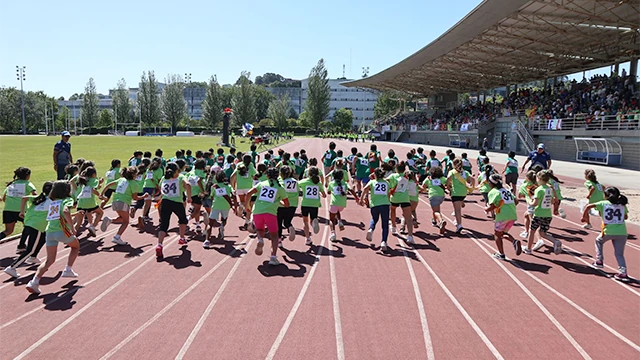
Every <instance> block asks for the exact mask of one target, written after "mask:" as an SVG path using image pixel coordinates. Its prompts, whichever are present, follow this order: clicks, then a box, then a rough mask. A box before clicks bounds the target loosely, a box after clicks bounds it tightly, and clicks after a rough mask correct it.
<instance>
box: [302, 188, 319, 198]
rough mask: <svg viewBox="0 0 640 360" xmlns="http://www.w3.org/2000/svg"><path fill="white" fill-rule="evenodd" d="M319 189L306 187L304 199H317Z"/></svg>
mask: <svg viewBox="0 0 640 360" xmlns="http://www.w3.org/2000/svg"><path fill="white" fill-rule="evenodd" d="M319 193H320V188H318V187H317V186H307V190H306V191H305V193H304V197H305V198H307V199H319V196H318V195H319Z"/></svg>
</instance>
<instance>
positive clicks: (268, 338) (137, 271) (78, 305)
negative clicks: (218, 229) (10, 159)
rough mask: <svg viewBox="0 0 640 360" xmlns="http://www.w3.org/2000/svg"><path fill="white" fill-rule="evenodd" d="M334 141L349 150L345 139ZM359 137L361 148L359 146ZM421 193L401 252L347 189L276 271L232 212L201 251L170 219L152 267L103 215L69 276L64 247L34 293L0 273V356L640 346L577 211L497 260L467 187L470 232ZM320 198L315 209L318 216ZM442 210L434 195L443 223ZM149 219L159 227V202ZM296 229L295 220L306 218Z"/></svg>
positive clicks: (632, 266) (143, 235) (8, 252)
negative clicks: (339, 225) (525, 250)
mask: <svg viewBox="0 0 640 360" xmlns="http://www.w3.org/2000/svg"><path fill="white" fill-rule="evenodd" d="M328 142H329V140H321V139H304V140H297V141H294V142H292V143H289V144H286V145H283V146H282V148H283V149H285V150H287V151H289V152H293V151H294V150H299V149H300V148H305V149H306V150H307V152H308V153H309V155H311V156H316V157H318V158H320V156H321V155H322V152H323V151H324V150H325V149H326V147H327V144H328ZM336 142H337V143H338V148H342V149H343V150H344V151H345V154H347V153H348V152H349V149H350V148H351V147H352V146H354V144H353V143H350V142H347V141H336ZM356 146H357V147H358V148H359V149H360V150H361V151H362V152H364V151H365V150H367V149H368V147H369V143H366V144H363V143H358V144H357V145H356ZM390 146H393V147H394V149H395V151H396V154H397V155H398V157H399V158H403V157H404V156H403V154H404V153H405V152H406V151H405V150H402V149H406V150H408V149H409V148H410V147H409V146H407V145H404V144H398V143H393V144H391V143H378V147H379V150H381V152H382V153H383V154H385V153H386V151H387V150H388V149H389V147H390ZM426 148H427V151H428V146H427V147H426ZM441 157H442V154H439V158H441ZM498 167H500V165H499V166H498ZM567 180H569V182H570V183H579V182H580V181H579V180H577V179H573V180H571V179H567ZM422 199H423V201H422V202H421V203H420V205H419V207H418V214H419V218H420V222H421V225H420V227H419V229H417V232H416V242H417V244H416V245H415V246H413V247H410V246H407V245H406V244H405V243H404V242H403V241H402V239H401V238H396V237H393V236H390V240H389V245H391V246H390V249H389V251H388V252H386V253H382V252H380V250H379V244H380V236H381V235H380V228H379V227H378V229H377V231H376V232H375V233H374V241H373V243H369V242H367V241H366V240H365V239H364V234H365V233H364V231H365V224H368V221H369V211H368V210H367V209H365V208H361V207H358V206H357V205H356V204H355V203H354V202H353V201H352V200H350V201H349V204H348V207H347V209H346V210H345V212H344V213H343V217H344V218H345V219H346V220H347V227H346V229H345V231H343V232H338V242H337V243H330V242H329V241H328V236H329V232H328V228H325V226H324V225H323V226H321V230H320V233H319V234H318V235H315V236H314V244H315V245H314V246H312V247H311V248H308V247H307V246H305V245H304V239H303V236H301V235H300V234H301V232H299V233H298V234H299V236H298V237H297V238H296V240H295V241H294V242H289V241H288V240H285V246H286V248H287V249H286V250H285V251H279V255H280V259H281V261H282V260H284V261H282V263H283V264H282V265H280V266H277V267H270V266H268V265H266V262H267V260H268V256H267V254H268V252H267V251H265V254H264V255H263V256H260V257H258V256H256V255H255V254H254V253H253V250H254V247H255V239H252V238H250V237H248V234H247V233H246V232H242V231H239V230H237V226H239V225H240V219H239V218H237V217H234V216H232V217H231V221H230V225H229V226H228V227H227V231H226V233H227V237H226V239H225V241H224V242H219V243H216V244H215V248H214V249H210V250H204V249H203V248H202V246H201V243H202V241H203V238H202V237H201V236H194V237H193V240H192V241H191V242H190V243H189V245H188V247H185V246H183V247H179V246H178V245H177V238H176V235H177V233H176V231H177V227H174V228H173V229H172V235H171V236H170V237H169V238H168V239H167V240H166V242H165V260H164V261H163V262H160V263H158V262H156V260H155V257H154V252H153V247H154V246H155V243H156V241H155V237H154V235H153V232H154V229H153V228H152V227H148V228H147V229H145V231H144V232H141V231H138V230H137V229H135V228H133V227H132V228H129V229H127V231H126V233H125V235H123V238H124V239H125V240H127V241H129V242H130V243H131V246H130V247H114V246H112V245H113V244H112V243H111V241H110V240H111V237H112V236H113V233H114V232H115V230H116V225H112V226H110V228H109V229H108V231H107V233H106V234H104V235H103V234H99V236H98V237H96V238H88V239H83V240H81V245H82V250H81V252H80V257H79V258H78V260H77V262H76V265H75V267H74V269H75V271H76V272H78V273H79V275H80V277H78V278H77V279H71V280H69V279H64V278H59V275H60V271H61V270H62V269H63V267H64V264H65V261H66V258H64V257H65V256H66V255H67V254H68V249H63V248H60V249H59V253H58V254H59V259H61V258H62V259H61V260H59V261H58V262H57V263H56V264H54V266H53V267H52V269H51V270H50V271H49V272H48V273H47V274H46V275H47V276H48V277H45V278H44V279H43V280H42V282H41V290H42V294H41V295H40V296H33V295H29V294H28V293H27V291H26V290H25V289H24V285H25V284H26V283H27V282H28V281H29V280H30V278H31V276H32V273H33V271H32V270H34V269H35V267H31V268H24V267H23V268H20V269H19V272H20V273H21V274H23V277H22V278H20V279H18V280H16V281H11V280H8V279H7V275H6V274H1V275H2V276H3V278H2V280H3V282H2V283H0V299H1V305H2V306H1V307H0V332H1V333H2V336H0V358H1V359H10V358H19V359H21V358H30V359H42V358H46V357H49V358H64V359H67V360H71V359H108V358H113V359H131V358H134V357H138V358H152V357H153V358H160V359H169V358H189V359H204V358H206V359H263V358H264V359H272V358H278V359H300V358H305V359H335V358H337V359H436V358H438V359H491V358H500V359H502V358H504V359H525V358H538V359H541V358H562V359H579V358H592V359H637V358H638V357H639V355H640V306H639V305H640V284H639V283H638V282H632V283H630V284H622V283H618V282H616V281H615V280H613V279H612V278H611V275H613V274H614V273H615V271H614V270H615V268H616V263H615V258H614V256H613V248H612V246H611V245H610V244H608V246H607V247H606V250H605V263H606V264H607V265H609V266H611V267H606V268H605V269H603V270H604V271H598V270H595V269H593V268H591V267H590V266H589V264H590V263H591V262H592V256H593V255H594V253H595V250H594V245H593V244H594V239H595V237H596V235H597V233H596V231H595V230H589V231H586V230H583V229H581V228H580V227H579V217H580V216H579V214H578V209H577V208H574V207H570V206H564V209H565V211H566V212H567V215H568V216H567V219H566V220H562V219H560V218H554V220H553V223H552V229H551V233H552V234H554V235H555V236H556V237H557V238H559V239H561V240H562V241H563V243H564V246H565V247H564V249H565V252H564V253H562V254H561V255H558V256H556V255H554V254H553V253H552V248H551V247H546V248H542V249H541V251H540V252H536V253H534V255H524V254H523V255H521V256H519V257H515V256H514V255H515V254H514V253H513V249H512V248H511V247H510V246H507V245H505V251H506V254H507V257H508V258H512V257H513V258H515V260H513V261H510V262H500V261H498V260H494V259H493V258H492V257H490V256H489V255H490V254H491V253H493V252H494V251H495V250H494V244H493V241H492V239H491V234H492V229H493V227H492V226H493V223H492V221H491V220H490V219H487V218H486V216H485V214H484V212H483V211H482V209H481V207H480V206H481V203H480V199H481V197H480V195H479V194H476V195H473V196H469V197H468V198H467V206H466V208H465V209H464V213H465V214H466V216H465V218H464V220H463V225H464V226H465V228H466V229H468V230H466V231H465V232H463V234H460V235H456V234H454V233H448V234H446V235H445V236H444V237H440V236H439V235H436V231H435V230H436V229H435V228H433V227H431V225H430V221H429V216H430V209H429V206H428V201H427V202H424V200H425V199H426V197H425V195H422ZM327 209H328V207H327V206H326V204H325V205H324V206H323V208H322V209H321V211H320V214H321V217H322V218H327V217H328V214H327ZM522 209H524V208H523V205H520V206H519V212H522ZM110 212H111V210H108V211H107V213H110ZM451 212H452V206H451V203H450V202H446V203H445V204H444V205H443V213H444V215H445V216H446V217H448V218H449V224H451V216H450V214H451ZM152 217H153V218H154V220H155V222H156V224H157V221H158V220H157V217H158V215H157V213H155V214H152ZM173 220H174V221H175V219H173ZM172 224H173V223H172ZM173 225H175V224H173ZM173 225H172V226H173ZM294 225H295V226H296V228H297V229H302V219H301V218H300V217H296V219H295V220H294ZM449 228H450V229H451V228H452V225H449ZM594 228H599V221H598V220H596V221H594ZM232 229H233V230H232ZM629 229H630V233H631V234H635V236H632V238H631V239H630V241H629V242H628V245H627V248H626V258H627V262H628V269H629V275H630V276H632V277H634V278H640V245H639V244H638V239H637V236H638V234H640V231H639V229H638V227H637V226H635V225H630V226H629ZM520 231H521V229H520V227H518V228H514V229H513V230H512V233H513V234H514V235H518V234H519V233H520ZM85 234H86V232H85ZM192 235H193V234H192ZM15 245H16V244H15V242H11V243H8V244H3V245H0V259H1V260H0V262H1V263H0V265H1V266H7V265H8V264H9V263H10V262H11V259H12V258H13V256H14V255H13V253H14V250H15ZM266 249H268V247H266ZM43 254H44V252H43V253H41V256H42V255H43Z"/></svg>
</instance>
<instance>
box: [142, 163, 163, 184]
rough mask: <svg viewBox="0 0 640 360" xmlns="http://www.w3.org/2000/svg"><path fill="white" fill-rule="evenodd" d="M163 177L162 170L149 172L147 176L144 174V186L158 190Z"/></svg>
mask: <svg viewBox="0 0 640 360" xmlns="http://www.w3.org/2000/svg"><path fill="white" fill-rule="evenodd" d="M162 175H163V171H162V168H157V169H155V170H147V172H146V174H144V183H143V184H142V186H143V187H145V188H153V189H155V188H157V187H158V184H160V180H161V179H162Z"/></svg>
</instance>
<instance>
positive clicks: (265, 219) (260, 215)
mask: <svg viewBox="0 0 640 360" xmlns="http://www.w3.org/2000/svg"><path fill="white" fill-rule="evenodd" d="M266 175H267V180H266V181H262V182H259V183H258V184H257V185H256V186H254V187H253V188H252V189H251V190H249V193H248V194H247V196H253V194H256V197H257V199H256V201H255V203H254V204H253V209H252V213H253V223H254V225H255V229H256V232H257V233H258V244H257V245H256V255H258V256H260V255H262V249H263V248H264V239H263V237H264V233H265V228H266V229H268V230H269V237H270V238H271V257H270V258H269V265H279V264H280V261H278V258H277V257H276V254H277V252H278V240H279V239H278V205H279V204H280V201H282V203H283V205H284V206H285V207H289V199H288V198H287V193H286V191H285V190H284V188H283V187H282V186H280V183H279V182H278V170H277V169H276V168H275V167H271V168H269V169H267V173H266ZM245 206H246V207H249V201H247V202H246V204H245Z"/></svg>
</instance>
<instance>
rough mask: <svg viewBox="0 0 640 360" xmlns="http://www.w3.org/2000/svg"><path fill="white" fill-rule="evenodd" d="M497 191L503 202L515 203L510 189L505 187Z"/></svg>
mask: <svg viewBox="0 0 640 360" xmlns="http://www.w3.org/2000/svg"><path fill="white" fill-rule="evenodd" d="M498 191H500V197H501V198H502V201H503V202H504V203H505V204H514V203H515V200H514V199H513V194H512V193H511V191H509V190H507V189H500V190H498Z"/></svg>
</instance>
